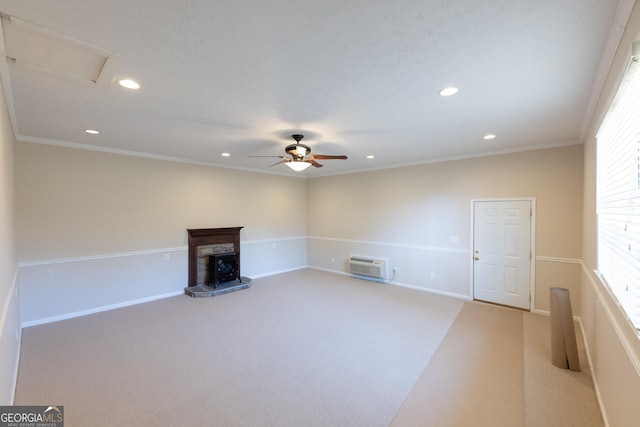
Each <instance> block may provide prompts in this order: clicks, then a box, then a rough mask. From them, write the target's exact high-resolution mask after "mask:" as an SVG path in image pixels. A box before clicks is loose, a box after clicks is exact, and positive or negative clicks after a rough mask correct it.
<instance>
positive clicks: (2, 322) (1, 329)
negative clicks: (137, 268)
mask: <svg viewBox="0 0 640 427" xmlns="http://www.w3.org/2000/svg"><path fill="white" fill-rule="evenodd" d="M0 28H1V27H0ZM11 303H14V304H16V305H17V306H18V307H20V300H18V269H17V268H16V270H15V271H14V273H13V280H12V282H11V290H10V291H9V296H8V298H7V300H6V301H5V303H4V305H3V306H2V317H0V334H3V333H7V332H8V331H7V330H5V328H6V326H7V315H8V314H9V306H10V305H11ZM18 316H20V310H19V309H18ZM17 333H18V352H17V354H16V357H15V359H14V360H12V362H13V375H12V379H11V394H10V396H9V401H10V402H11V404H13V401H14V399H15V394H16V386H17V385H18V368H19V367H20V363H19V362H20V350H21V347H22V327H21V325H20V319H19V318H18V330H17ZM13 334H14V331H11V337H13ZM10 339H12V338H10Z"/></svg>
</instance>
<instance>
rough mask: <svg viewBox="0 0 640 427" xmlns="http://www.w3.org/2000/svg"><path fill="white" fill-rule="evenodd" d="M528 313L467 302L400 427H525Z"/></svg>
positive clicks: (403, 412) (401, 417) (400, 414)
mask: <svg viewBox="0 0 640 427" xmlns="http://www.w3.org/2000/svg"><path fill="white" fill-rule="evenodd" d="M522 348H523V334H522V312H520V311H517V310H511V309H507V308H503V307H498V306H490V305H486V304H481V303H472V302H468V303H465V306H464V308H463V309H462V311H461V312H460V314H459V315H458V317H457V318H456V320H455V322H454V323H453V325H452V326H451V329H450V330H449V333H448V334H447V336H446V337H445V339H444V340H443V342H442V344H441V345H440V348H439V349H438V350H437V351H436V353H435V354H434V355H433V357H432V359H431V362H430V363H429V365H428V366H427V367H426V369H425V370H424V372H423V373H422V375H421V377H420V379H419V380H418V382H417V384H416V386H415V387H414V389H413V390H412V392H411V394H410V395H409V397H408V398H407V400H406V401H405V402H404V405H403V406H402V408H401V409H400V411H399V412H398V415H397V416H396V418H395V420H394V422H393V424H392V425H393V426H394V427H414V426H474V427H480V426H505V427H518V426H524V374H523V372H524V366H523V357H522Z"/></svg>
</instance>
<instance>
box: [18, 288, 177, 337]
mask: <svg viewBox="0 0 640 427" xmlns="http://www.w3.org/2000/svg"><path fill="white" fill-rule="evenodd" d="M183 293H184V290H180V291H175V292H169V293H166V294H162V295H154V296H151V297H147V298H140V299H137V300H132V301H125V302H120V303H117V304H111V305H105V306H102V307H96V308H92V309H89V310H82V311H77V312H74V313H65V314H62V315H60V316H52V317H47V318H44V319H38V320H33V321H29V322H24V323H22V327H23V328H28V327H30V326H37V325H43V324H46V323H52V322H59V321H60V320H66V319H72V318H74V317H81V316H87V315H89V314H94V313H100V312H102V311H109V310H115V309H117V308H123V307H129V306H131V305H137V304H143V303H145V302H151V301H155V300H159V299H164V298H169V297H174V296H177V295H182V294H183Z"/></svg>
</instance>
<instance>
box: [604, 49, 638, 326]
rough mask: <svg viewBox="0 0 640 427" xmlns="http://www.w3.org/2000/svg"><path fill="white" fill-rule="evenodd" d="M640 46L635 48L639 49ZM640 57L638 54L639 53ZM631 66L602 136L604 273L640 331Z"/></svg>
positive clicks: (634, 103) (634, 93)
mask: <svg viewBox="0 0 640 427" xmlns="http://www.w3.org/2000/svg"><path fill="white" fill-rule="evenodd" d="M637 47H638V45H637V43H636V45H635V46H634V48H637ZM634 53H635V52H634ZM638 59H639V56H638V55H634V56H633V57H632V61H631V64H630V66H629V69H628V70H627V73H626V74H625V77H624V80H623V82H622V84H621V85H620V88H619V89H618V93H617V95H616V97H615V99H614V101H613V104H612V105H611V108H610V109H609V112H608V113H607V116H606V118H605V120H604V122H603V124H602V126H601V128H600V131H599V132H598V137H597V184H596V186H597V195H596V197H597V216H598V271H599V274H600V277H601V278H602V279H603V280H604V282H605V283H606V284H607V285H608V287H609V288H610V290H611V291H612V293H613V294H614V295H615V296H616V298H617V299H618V302H619V304H620V306H621V307H622V308H623V309H624V311H625V312H626V314H627V316H628V317H629V320H630V321H631V322H632V323H633V324H634V325H635V327H636V329H637V330H638V331H640V66H639V64H638Z"/></svg>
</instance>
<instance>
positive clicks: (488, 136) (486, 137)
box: [482, 133, 496, 141]
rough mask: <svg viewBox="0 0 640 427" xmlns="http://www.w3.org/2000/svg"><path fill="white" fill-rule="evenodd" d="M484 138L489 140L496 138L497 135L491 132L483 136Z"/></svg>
mask: <svg viewBox="0 0 640 427" xmlns="http://www.w3.org/2000/svg"><path fill="white" fill-rule="evenodd" d="M482 139H485V140H487V141H489V140H491V139H496V136H495V135H494V134H492V133H490V134H487V135H485V136H483V137H482Z"/></svg>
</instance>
